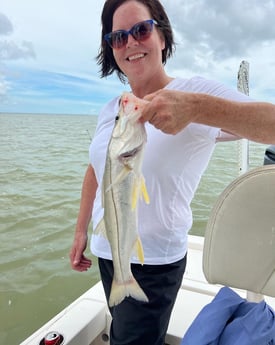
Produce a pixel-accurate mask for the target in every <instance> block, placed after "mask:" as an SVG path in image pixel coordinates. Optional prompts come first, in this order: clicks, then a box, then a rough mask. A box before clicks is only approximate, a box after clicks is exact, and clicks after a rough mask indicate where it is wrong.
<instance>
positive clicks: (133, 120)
mask: <svg viewBox="0 0 275 345" xmlns="http://www.w3.org/2000/svg"><path fill="white" fill-rule="evenodd" d="M146 103H147V102H146V101H144V100H141V99H139V98H137V97H135V96H134V95H133V94H131V93H124V94H123V95H122V97H121V99H120V108H119V113H118V116H117V117H116V122H115V126H114V129H113V132H112V135H111V139H110V142H109V145H108V150H107V156H106V163H105V170H104V176H103V186H102V203H103V207H104V216H103V221H102V222H100V223H99V225H98V227H97V229H96V230H95V231H96V233H102V232H103V233H105V235H106V237H107V239H108V241H109V243H110V246H111V252H112V258H113V266H114V277H113V283H112V288H111V293H110V298H109V306H110V307H112V306H114V305H117V304H119V303H120V302H121V301H122V300H123V299H124V298H125V297H128V296H131V297H133V298H135V299H137V300H140V301H144V302H148V298H147V296H146V295H145V293H144V291H143V290H142V289H141V287H140V286H139V284H138V283H137V281H136V280H135V278H134V276H133V274H132V272H131V263H130V260H131V256H132V255H133V254H134V253H135V254H136V255H137V257H138V258H139V261H140V262H141V264H143V262H144V255H143V249H142V244H141V241H140V238H139V235H138V232H137V206H138V199H139V198H140V197H143V199H144V200H145V202H146V203H149V196H148V194H147V191H146V186H145V182H144V178H143V175H142V173H141V165H142V158H143V151H144V147H145V143H146V131H145V127H144V124H142V123H141V122H139V118H140V116H141V110H142V108H143V107H144V105H145V104H146Z"/></svg>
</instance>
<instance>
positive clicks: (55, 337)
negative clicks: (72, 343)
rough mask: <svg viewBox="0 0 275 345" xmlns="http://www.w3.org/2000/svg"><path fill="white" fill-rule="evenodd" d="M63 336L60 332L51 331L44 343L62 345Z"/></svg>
mask: <svg viewBox="0 0 275 345" xmlns="http://www.w3.org/2000/svg"><path fill="white" fill-rule="evenodd" d="M61 341H62V337H61V335H60V334H59V333H58V332H49V333H48V334H47V335H46V336H45V338H44V345H60V344H61Z"/></svg>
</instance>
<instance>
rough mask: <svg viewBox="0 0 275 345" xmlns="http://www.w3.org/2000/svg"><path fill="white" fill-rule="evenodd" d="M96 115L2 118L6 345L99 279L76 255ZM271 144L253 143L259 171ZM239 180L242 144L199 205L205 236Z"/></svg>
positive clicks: (220, 150) (225, 157)
mask: <svg viewBox="0 0 275 345" xmlns="http://www.w3.org/2000/svg"><path fill="white" fill-rule="evenodd" d="M95 126H96V117H94V116H82V115H74V116H67V115H56V116H55V115H29V114H19V115H15V114H12V115H11V114H9V115H6V114H0V272H1V274H0V320H1V322H0V344H3V345H4V344H8V345H18V344H19V343H20V342H21V341H23V340H24V339H25V338H26V337H27V336H29V335H30V334H31V333H32V332H33V331H34V330H36V329H37V328H38V327H40V326H41V325H42V324H43V323H45V322H46V321H47V320H49V319H50V318H51V317H52V316H54V315H55V314H56V313H57V312H59V311H60V310H62V309H63V308H64V307H65V306H66V305H67V304H69V303H70V302H72V301H73V300H74V299H75V298H76V297H78V296H79V295H80V294H82V293H83V292H84V291H86V290H87V289H88V288H90V287H91V286H92V285H93V284H94V283H95V282H96V281H98V280H99V273H98V268H97V261H96V259H95V258H93V262H94V266H93V269H91V270H90V271H89V272H86V273H78V272H74V271H72V270H71V268H70V265H69V259H68V253H69V250H70V247H71V244H72V239H73V234H74V226H75V221H76V217H77V213H78V208H79V200H80V191H81V184H82V180H83V176H84V173H85V170H86V167H87V164H88V147H89V143H90V138H91V137H92V136H93V133H94V130H95ZM265 149H266V146H264V145H259V144H253V143H252V144H251V166H252V167H255V166H260V165H262V163H263V156H264V152H265ZM237 175H238V145H237V144H236V143H223V144H219V145H217V148H216V151H215V153H214V156H213V158H212V161H211V162H210V165H209V167H208V169H207V172H206V174H205V175H204V177H203V179H202V181H201V184H200V186H199V189H198V191H197V194H196V197H195V199H194V201H193V203H192V208H193V212H194V225H193V229H192V231H191V233H193V234H199V235H203V233H204V228H205V224H206V221H207V217H208V214H209V212H210V209H211V207H212V205H213V203H214V201H215V199H216V197H217V195H218V194H219V193H220V192H221V191H222V190H223V189H224V187H225V186H226V185H227V184H228V183H229V182H231V181H232V179H233V178H235V177H236V176H237Z"/></svg>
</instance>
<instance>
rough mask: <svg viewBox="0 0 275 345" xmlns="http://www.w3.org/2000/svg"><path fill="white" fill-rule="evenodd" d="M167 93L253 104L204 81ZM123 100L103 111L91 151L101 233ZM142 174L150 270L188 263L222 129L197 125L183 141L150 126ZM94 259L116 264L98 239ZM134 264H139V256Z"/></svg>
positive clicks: (143, 233) (141, 212)
mask: <svg viewBox="0 0 275 345" xmlns="http://www.w3.org/2000/svg"><path fill="white" fill-rule="evenodd" d="M166 88H167V89H173V90H181V91H187V92H198V93H207V94H211V95H214V96H218V97H222V98H227V99H231V100H236V101H250V99H249V98H248V97H247V96H245V95H243V94H241V93H239V92H237V91H235V90H232V89H228V88H226V87H225V86H224V85H222V84H219V83H217V82H214V81H210V80H206V79H204V78H200V77H194V78H192V79H188V80H187V79H180V78H176V79H174V80H173V81H171V82H170V83H169V84H168V85H167V86H166ZM118 100H119V97H118V98H116V99H114V100H112V101H111V102H110V103H108V104H107V105H106V106H105V107H104V108H103V109H102V111H101V113H100V115H99V118H98V124H97V128H96V132H95V136H94V138H93V141H92V143H91V146H90V163H91V164H92V166H93V167H94V169H95V174H96V178H97V182H98V186H99V187H98V190H97V194H96V198H95V202H94V208H93V214H92V222H93V227H94V228H95V227H96V225H97V224H98V222H99V221H100V220H101V219H102V217H103V209H102V206H101V185H102V178H103V173H104V166H105V157H106V152H107V146H108V142H109V140H110V135H111V132H112V130H113V127H114V121H115V117H116V115H117V113H118ZM146 131H147V143H146V146H145V153H144V160H143V167H142V172H143V175H144V178H145V182H146V187H147V190H148V194H149V196H150V204H149V205H147V204H145V203H144V202H143V201H141V202H140V204H139V208H138V232H139V234H140V238H141V242H142V245H143V250H144V258H145V264H153V265H154V264H156V265H158V264H167V263H172V262H176V261H178V260H180V259H182V258H183V257H184V256H185V254H186V251H187V234H188V231H189V230H190V228H191V226H192V221H193V219H192V211H191V208H190V203H191V201H192V198H193V196H194V193H195V191H196V189H197V187H198V184H199V182H200V179H201V176H202V174H203V172H204V171H205V169H206V168H207V165H208V162H209V160H210V158H211V155H212V153H213V150H214V148H215V143H216V141H217V140H219V139H222V136H223V133H222V131H221V130H220V129H219V128H214V127H209V126H205V125H200V124H195V123H192V124H190V125H188V126H187V127H186V128H185V129H184V130H182V131H181V132H180V133H178V134H177V135H169V134H164V133H163V132H161V131H160V130H157V129H156V128H155V127H153V126H152V125H150V124H149V123H146ZM91 251H92V253H93V254H94V255H96V256H98V257H102V258H105V259H112V256H111V251H110V246H109V243H108V241H107V239H105V238H104V237H103V236H102V235H95V234H93V235H92V238H91ZM132 262H134V263H138V262H139V261H138V259H137V258H136V257H134V256H133V258H132Z"/></svg>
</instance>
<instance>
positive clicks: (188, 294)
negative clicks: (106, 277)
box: [21, 236, 275, 345]
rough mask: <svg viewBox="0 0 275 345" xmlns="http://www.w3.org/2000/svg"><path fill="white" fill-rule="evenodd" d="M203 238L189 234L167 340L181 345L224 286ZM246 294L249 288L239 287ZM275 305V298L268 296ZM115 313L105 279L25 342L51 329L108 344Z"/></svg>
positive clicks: (90, 344)
mask: <svg viewBox="0 0 275 345" xmlns="http://www.w3.org/2000/svg"><path fill="white" fill-rule="evenodd" d="M202 249H203V238H202V237H197V236H189V249H188V262H187V267H186V274H185V277H184V279H183V282H182V287H181V289H180V291H179V293H178V296H177V300H176V303H175V306H174V309H173V312H172V316H171V320H170V324H169V328H168V333H167V337H166V343H167V344H169V345H179V344H180V342H181V339H182V337H183V335H184V333H185V331H186V330H187V329H188V327H189V326H190V324H191V323H192V321H193V320H194V318H195V317H196V316H197V314H198V313H199V312H200V310H201V309H202V308H203V307H204V306H205V305H206V304H208V303H210V302H211V301H212V299H213V297H214V296H215V295H216V293H217V292H218V291H219V289H220V288H221V286H218V285H210V284H208V283H207V281H206V280H205V277H204V274H203V271H202ZM236 291H237V292H238V293H239V294H240V295H241V296H242V297H246V292H245V291H241V290H236ZM266 301H267V303H268V304H270V305H271V306H272V307H273V308H274V309H275V299H274V298H266ZM110 321H111V316H110V314H109V312H108V308H107V305H106V299H105V295H104V292H103V287H102V284H101V282H99V283H97V284H96V285H95V286H94V287H92V288H91V289H89V290H88V291H87V292H85V293H84V294H83V295H82V296H80V297H79V298H78V299H77V300H75V301H74V302H73V303H72V304H71V305H69V306H68V307H67V308H66V309H64V310H63V311H61V313H59V314H58V315H56V316H55V317H54V318H53V319H51V320H50V321H49V322H48V323H46V324H45V325H44V326H43V327H42V328H40V329H39V330H38V331H37V332H35V333H34V334H33V335H31V336H30V337H29V338H28V339H26V340H25V341H24V342H22V343H21V345H37V344H41V345H42V344H43V343H41V339H43V337H45V335H46V334H47V333H48V332H50V331H56V332H59V333H60V334H62V335H63V336H64V342H63V343H62V344H64V345H65V344H66V345H79V344H81V345H103V344H105V345H107V344H109V341H108V329H109V325H110Z"/></svg>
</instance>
